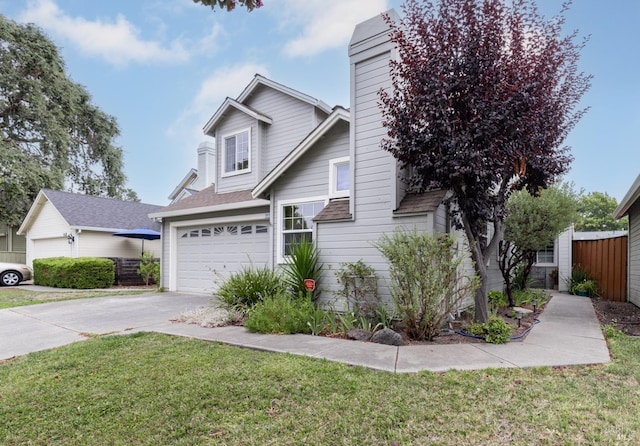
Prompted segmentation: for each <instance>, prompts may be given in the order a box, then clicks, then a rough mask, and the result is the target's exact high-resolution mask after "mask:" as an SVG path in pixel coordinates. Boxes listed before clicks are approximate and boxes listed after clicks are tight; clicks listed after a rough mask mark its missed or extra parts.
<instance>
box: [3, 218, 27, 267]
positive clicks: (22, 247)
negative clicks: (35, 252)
mask: <svg viewBox="0 0 640 446" xmlns="http://www.w3.org/2000/svg"><path fill="white" fill-rule="evenodd" d="M17 231H18V228H15V227H13V226H9V225H6V224H4V223H0V262H9V263H25V261H26V240H25V238H24V237H23V236H21V235H18V233H17Z"/></svg>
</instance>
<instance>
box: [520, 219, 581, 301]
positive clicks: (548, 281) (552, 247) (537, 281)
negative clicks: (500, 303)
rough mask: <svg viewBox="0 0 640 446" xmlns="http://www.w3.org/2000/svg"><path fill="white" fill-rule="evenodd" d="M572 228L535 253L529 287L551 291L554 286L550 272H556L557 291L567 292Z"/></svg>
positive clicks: (572, 235) (573, 235) (570, 264)
mask: <svg viewBox="0 0 640 446" xmlns="http://www.w3.org/2000/svg"><path fill="white" fill-rule="evenodd" d="M575 234H576V233H574V232H573V226H571V227H570V228H568V229H566V230H565V231H563V232H562V233H561V234H560V235H559V236H558V237H556V239H555V240H554V241H553V243H551V244H549V246H547V247H546V248H545V249H541V250H540V251H538V252H537V253H536V262H535V263H534V265H533V268H531V275H530V276H529V277H530V278H531V286H533V287H535V288H547V289H553V288H554V286H555V285H556V284H555V283H554V282H553V279H552V278H551V272H552V271H554V270H557V271H558V284H557V285H558V287H557V289H558V290H559V291H568V287H567V278H569V277H570V276H571V266H572V263H573V261H572V258H571V242H572V240H573V239H574V237H575Z"/></svg>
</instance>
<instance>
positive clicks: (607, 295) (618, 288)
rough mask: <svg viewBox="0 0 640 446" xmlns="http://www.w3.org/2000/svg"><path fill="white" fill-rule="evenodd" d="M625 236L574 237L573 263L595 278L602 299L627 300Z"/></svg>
mask: <svg viewBox="0 0 640 446" xmlns="http://www.w3.org/2000/svg"><path fill="white" fill-rule="evenodd" d="M627 238H628V237H627V236H626V235H624V236H622V237H614V238H607V239H601V240H574V241H573V243H572V257H573V266H574V267H575V266H578V265H579V266H580V267H582V268H584V269H585V270H587V271H588V272H589V274H590V275H591V276H592V277H593V278H594V279H595V280H596V281H597V282H598V289H599V290H600V296H601V297H602V298H604V299H608V300H612V301H616V302H626V300H627V243H628V242H627Z"/></svg>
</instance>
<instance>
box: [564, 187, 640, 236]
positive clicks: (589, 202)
mask: <svg viewBox="0 0 640 446" xmlns="http://www.w3.org/2000/svg"><path fill="white" fill-rule="evenodd" d="M617 207H618V201H617V200H616V199H615V197H611V196H610V195H609V194H607V193H606V192H590V193H588V194H586V195H582V196H581V197H580V203H579V205H578V213H579V214H580V217H579V218H578V221H577V222H576V226H575V229H576V231H621V230H624V229H627V228H628V227H629V221H628V219H627V217H624V218H621V219H620V220H616V219H614V218H613V212H614V211H615V210H616V208H617Z"/></svg>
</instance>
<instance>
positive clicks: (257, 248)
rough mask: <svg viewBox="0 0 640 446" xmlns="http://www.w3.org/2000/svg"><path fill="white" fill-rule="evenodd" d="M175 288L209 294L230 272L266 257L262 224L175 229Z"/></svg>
mask: <svg viewBox="0 0 640 446" xmlns="http://www.w3.org/2000/svg"><path fill="white" fill-rule="evenodd" d="M177 235H178V241H177V289H178V290H179V291H186V292H198V293H211V292H214V291H215V290H216V289H217V288H218V286H219V283H220V282H221V281H223V280H224V279H226V278H228V277H229V275H231V273H233V272H236V271H239V270H241V269H242V268H243V267H244V266H248V265H251V264H253V265H254V266H262V265H265V264H267V263H268V260H269V234H268V230H267V226H266V225H265V224H264V223H256V222H253V223H243V224H236V225H208V226H197V227H196V226H194V227H187V228H181V229H178V233H177Z"/></svg>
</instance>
